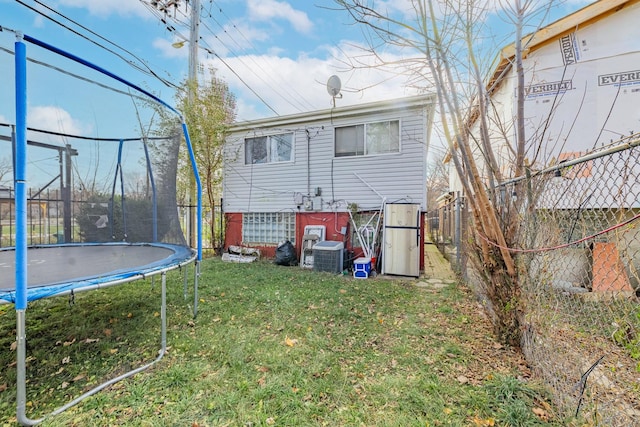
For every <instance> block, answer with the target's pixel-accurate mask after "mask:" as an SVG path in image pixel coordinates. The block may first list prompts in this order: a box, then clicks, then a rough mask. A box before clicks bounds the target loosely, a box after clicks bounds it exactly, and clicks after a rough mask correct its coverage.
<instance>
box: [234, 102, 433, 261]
mask: <svg viewBox="0 0 640 427" xmlns="http://www.w3.org/2000/svg"><path fill="white" fill-rule="evenodd" d="M433 106H434V99H433V97H432V96H415V97H408V98H402V99H396V100H389V101H380V102H374V103H367V104H361V105H356V106H347V107H338V108H332V109H327V110H321V111H313V112H307V113H301V114H295V115H289V116H280V117H273V118H266V119H260V120H253V121H248V122H241V123H235V124H234V125H232V126H231V128H230V130H229V134H228V137H227V139H226V148H225V162H224V177H223V195H224V199H223V209H224V213H225V218H226V224H227V225H226V234H225V248H228V247H229V246H230V245H242V246H251V247H255V248H260V249H261V250H262V252H263V254H265V255H266V256H274V255H275V250H276V247H277V245H278V244H279V243H281V242H282V241H285V240H289V241H291V242H292V243H293V244H294V245H295V247H296V251H297V254H298V256H300V254H301V249H302V241H303V238H304V230H305V226H323V227H324V230H325V236H324V238H325V240H329V241H338V242H343V244H344V247H345V248H346V249H347V250H349V251H354V252H353V256H358V255H360V254H361V249H359V246H360V243H361V242H360V241H359V239H358V238H356V237H355V235H354V231H355V230H354V228H356V227H355V226H354V221H351V220H350V217H351V216H354V215H355V216H358V217H359V218H360V219H362V218H365V219H366V218H367V216H366V215H369V218H371V215H375V214H376V213H379V212H380V211H381V209H382V207H383V205H385V204H393V203H406V204H416V205H418V207H419V208H420V211H421V212H424V211H425V210H426V187H425V181H426V155H427V148H428V146H429V131H430V127H431V123H432V117H433V111H434V109H433ZM363 215H364V216H363ZM375 221H376V222H377V221H378V220H377V219H376V220H375ZM423 223H424V221H423V218H421V220H420V221H419V224H420V230H419V231H420V236H424V233H423V229H422V228H423V225H422V224H423ZM370 225H371V224H370ZM356 226H359V224H358V223H357V222H356ZM420 249H421V250H420V252H421V253H423V249H424V248H422V247H421V248H420ZM420 260H422V257H420ZM421 268H422V264H421Z"/></svg>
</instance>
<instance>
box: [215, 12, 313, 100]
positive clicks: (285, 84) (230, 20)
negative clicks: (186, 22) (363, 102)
mask: <svg viewBox="0 0 640 427" xmlns="http://www.w3.org/2000/svg"><path fill="white" fill-rule="evenodd" d="M210 2H211V4H212V5H213V4H214V3H216V1H215V0H210ZM216 7H217V8H218V11H219V12H220V14H222V15H224V17H225V18H227V20H228V21H229V22H231V23H232V25H233V29H234V30H235V31H237V33H238V34H240V36H241V37H242V38H243V39H244V40H245V42H246V43H247V44H248V45H249V47H251V49H252V50H254V51H257V50H258V49H257V47H256V46H255V45H254V44H253V43H252V42H251V40H249V38H248V37H247V36H246V35H245V34H244V32H242V30H241V29H240V28H238V26H237V25H236V24H235V23H234V22H233V19H231V18H230V17H229V15H227V13H226V12H225V11H224V10H223V9H222V7H221V6H220V5H216ZM209 16H211V17H212V18H213V16H212V15H211V12H209ZM214 22H216V23H217V24H218V25H219V26H220V28H222V29H223V30H224V31H225V33H226V34H227V35H228V36H229V38H230V39H231V40H233V41H234V42H235V39H234V38H233V37H232V36H231V35H230V34H229V33H228V32H227V31H226V29H224V28H223V27H222V25H220V24H219V23H218V22H217V21H215V20H214ZM236 45H238V46H239V47H240V49H243V50H244V48H242V47H241V46H240V44H239V43H238V42H236ZM264 63H265V65H266V66H267V67H268V68H269V69H270V71H271V75H272V76H277V77H280V74H279V73H277V70H275V69H274V68H273V67H272V66H271V63H270V62H269V61H264ZM258 67H260V68H262V67H261V66H260V65H258ZM280 82H281V83H282V86H283V87H284V89H285V91H287V92H288V93H290V92H289V89H290V88H291V85H289V84H287V82H286V81H285V80H283V79H280ZM293 94H294V95H296V96H297V97H298V99H302V100H305V101H306V97H304V96H303V95H301V94H300V93H299V92H298V91H297V90H295V89H293ZM304 108H305V109H307V110H312V109H314V108H315V106H314V105H313V104H311V103H310V102H306V106H305V107H304Z"/></svg>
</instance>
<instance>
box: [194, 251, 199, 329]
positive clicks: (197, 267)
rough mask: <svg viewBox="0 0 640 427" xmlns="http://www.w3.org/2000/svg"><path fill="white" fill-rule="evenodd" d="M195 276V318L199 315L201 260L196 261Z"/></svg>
mask: <svg viewBox="0 0 640 427" xmlns="http://www.w3.org/2000/svg"><path fill="white" fill-rule="evenodd" d="M194 269H195V277H194V283H193V294H194V301H193V318H194V319H195V318H196V316H198V279H199V278H200V261H196V262H195V267H194Z"/></svg>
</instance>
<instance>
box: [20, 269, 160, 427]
mask: <svg viewBox="0 0 640 427" xmlns="http://www.w3.org/2000/svg"><path fill="white" fill-rule="evenodd" d="M16 316H17V318H18V321H17V336H18V349H17V350H18V380H17V389H18V390H17V396H16V399H17V402H18V404H17V418H18V423H20V424H21V425H23V426H33V425H36V424H39V423H41V422H42V421H44V418H40V419H37V420H31V419H29V418H27V417H26V416H25V413H24V412H25V407H26V400H27V399H26V395H27V393H26V375H25V374H26V367H25V361H26V357H25V355H26V333H25V317H26V316H25V310H16ZM160 322H161V328H160V340H161V347H160V351H158V357H156V359H155V360H153V361H152V362H149V363H147V364H146V365H144V366H140V367H139V368H136V369H133V370H131V371H129V372H127V373H124V374H122V375H120V376H119V377H116V378H113V379H111V380H109V381H106V382H104V383H102V384H100V385H98V386H96V387H94V388H93V389H91V390H89V391H87V392H86V393H84V394H83V395H81V396H79V397H77V398H75V399H74V400H72V401H71V402H69V403H67V404H66V405H64V406H61V407H60V408H58V409H56V410H55V411H52V412H50V413H49V414H47V415H46V417H47V418H48V417H52V416H55V415H58V414H61V413H62V412H64V411H66V410H67V409H69V408H71V407H72V406H75V405H77V404H78V403H80V402H81V401H83V400H84V399H86V398H87V397H90V396H93V395H94V394H96V393H98V392H99V391H101V390H104V389H105V388H107V387H109V386H112V385H113V384H115V383H117V382H119V381H122V380H124V379H126V378H129V377H132V376H133V375H135V374H137V373H139V372H142V371H144V370H146V369H148V368H150V367H151V366H153V365H155V364H156V363H157V362H158V361H160V359H162V358H163V357H164V355H165V353H166V352H167V273H166V272H163V273H162V304H161V306H160Z"/></svg>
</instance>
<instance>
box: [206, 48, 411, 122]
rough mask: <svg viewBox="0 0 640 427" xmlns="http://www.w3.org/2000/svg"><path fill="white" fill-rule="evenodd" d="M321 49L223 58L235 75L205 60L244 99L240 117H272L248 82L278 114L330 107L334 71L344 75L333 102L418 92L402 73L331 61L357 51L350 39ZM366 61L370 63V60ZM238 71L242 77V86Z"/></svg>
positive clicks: (348, 102) (343, 103)
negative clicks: (338, 95) (338, 96)
mask: <svg viewBox="0 0 640 427" xmlns="http://www.w3.org/2000/svg"><path fill="white" fill-rule="evenodd" d="M320 51H321V52H323V53H324V54H323V55H316V56H315V57H312V56H310V55H304V56H300V57H298V58H295V59H291V58H286V57H280V56H276V55H267V54H264V55H245V56H240V57H233V58H225V62H226V63H227V64H228V65H229V66H230V67H231V68H233V70H234V71H235V74H234V73H232V72H231V71H229V69H228V68H227V66H226V65H224V64H222V63H221V61H219V60H218V59H211V60H209V64H211V65H213V66H214V67H215V68H217V69H218V75H219V76H220V77H222V78H224V79H225V81H227V82H228V83H229V87H230V89H231V91H232V92H233V93H234V94H235V95H236V97H237V98H238V99H239V100H243V101H242V102H240V101H239V102H238V117H237V119H238V120H239V121H242V120H251V119H255V118H259V117H268V116H275V115H276V114H275V113H274V112H273V111H271V110H270V109H269V108H268V107H266V106H264V104H263V103H262V101H260V99H258V97H257V96H256V95H255V94H254V93H252V91H251V90H250V89H248V88H247V85H248V86H249V87H251V89H253V91H255V92H256V93H257V94H258V95H260V97H261V98H262V99H264V100H265V101H266V103H268V104H269V106H271V108H273V109H274V110H276V112H277V113H278V114H279V115H287V114H295V113H299V112H307V111H314V110H323V109H327V108H330V107H331V105H332V99H331V96H330V95H329V94H328V92H327V89H326V82H327V80H328V78H329V77H330V76H331V75H333V74H336V75H338V76H339V77H340V78H341V79H342V87H343V91H342V95H343V96H342V98H341V99H337V100H336V105H337V106H346V105H354V104H361V103H365V102H373V101H379V100H383V99H393V98H401V97H404V96H409V95H414V94H416V93H417V90H414V89H410V88H407V87H406V78H405V77H404V76H402V75H399V76H395V77H394V76H392V75H391V77H393V78H390V74H389V73H385V72H383V71H381V70H378V69H374V68H366V69H362V70H345V67H344V64H341V63H340V61H338V60H337V59H335V58H336V57H337V55H338V54H339V55H356V54H361V52H360V51H358V50H357V49H356V48H355V47H353V46H352V44H350V43H346V42H345V43H342V44H341V46H340V49H338V48H325V49H324V50H320ZM386 56H387V57H386V59H388V60H392V59H397V58H396V57H393V56H392V55H391V54H386ZM362 60H364V58H362ZM367 60H368V61H373V59H372V58H369V59H367ZM370 63H372V62H370ZM236 74H237V75H239V76H241V77H242V80H243V81H244V82H245V83H246V85H245V83H243V82H242V81H240V79H239V78H238V76H237V75H236Z"/></svg>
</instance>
